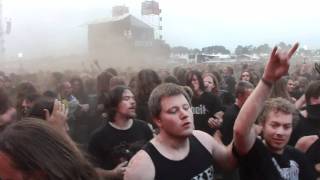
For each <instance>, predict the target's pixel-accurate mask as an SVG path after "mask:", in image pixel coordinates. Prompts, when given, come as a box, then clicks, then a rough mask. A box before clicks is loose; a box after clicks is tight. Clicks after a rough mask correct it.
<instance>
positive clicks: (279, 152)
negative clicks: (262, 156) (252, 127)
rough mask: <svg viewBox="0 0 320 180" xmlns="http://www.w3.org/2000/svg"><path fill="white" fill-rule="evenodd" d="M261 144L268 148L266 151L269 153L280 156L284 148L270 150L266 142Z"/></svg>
mask: <svg viewBox="0 0 320 180" xmlns="http://www.w3.org/2000/svg"><path fill="white" fill-rule="evenodd" d="M263 143H264V145H265V146H266V147H267V148H268V150H269V151H270V152H271V153H274V154H279V155H281V154H283V152H284V148H282V149H273V148H271V147H270V146H269V145H268V143H266V141H263Z"/></svg>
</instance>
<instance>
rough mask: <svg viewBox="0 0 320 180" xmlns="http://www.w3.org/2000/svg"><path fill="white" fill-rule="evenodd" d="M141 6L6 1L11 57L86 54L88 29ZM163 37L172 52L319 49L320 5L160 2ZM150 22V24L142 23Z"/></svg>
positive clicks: (267, 0) (108, 0) (304, 1)
mask: <svg viewBox="0 0 320 180" xmlns="http://www.w3.org/2000/svg"><path fill="white" fill-rule="evenodd" d="M141 2H142V1H141V0H2V4H3V19H4V20H6V19H11V21H12V31H11V34H9V35H6V36H5V41H6V50H7V53H8V54H9V56H10V55H11V56H12V55H16V54H18V53H19V52H22V53H23V54H24V55H25V56H26V57H34V56H44V55H61V54H77V53H79V52H84V51H85V50H86V42H87V41H86V40H87V29H86V26H85V24H86V23H87V22H90V21H93V20H95V19H98V18H103V17H110V16H111V8H112V6H114V5H127V6H128V7H129V8H130V12H131V13H132V14H133V15H135V16H137V17H138V18H142V17H141V15H140V6H141ZM158 2H159V4H160V8H161V9H162V14H161V16H162V17H163V37H164V40H165V41H166V42H168V43H169V44H170V45H171V46H177V45H183V46H187V47H190V48H201V47H204V46H209V45H225V46H226V47H227V48H229V49H231V50H233V49H234V48H235V47H236V46H237V45H238V44H241V45H249V44H253V45H259V44H262V43H269V44H270V45H273V44H275V43H278V42H280V41H285V42H287V43H293V42H295V41H299V42H300V43H301V44H302V45H303V46H307V47H308V48H320V23H319V22H320V13H319V10H318V9H319V4H320V2H318V1H317V0H295V1H294V0H281V1H279V0H264V1H261V0H159V1H158ZM142 19H145V20H150V19H148V18H142Z"/></svg>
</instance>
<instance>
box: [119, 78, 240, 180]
mask: <svg viewBox="0 0 320 180" xmlns="http://www.w3.org/2000/svg"><path fill="white" fill-rule="evenodd" d="M148 106H149V110H150V113H151V115H152V117H153V120H154V122H155V124H156V125H157V126H158V127H159V134H158V135H157V136H156V137H155V138H153V139H152V140H151V141H150V142H149V143H148V144H147V145H145V146H144V148H143V149H142V150H140V151H139V152H138V153H137V154H136V155H135V156H134V157H133V158H132V159H131V160H130V162H129V165H128V167H127V170H126V172H125V176H124V179H126V180H131V179H134V180H137V179H148V180H150V179H157V180H161V179H163V180H185V179H213V177H214V168H213V162H215V163H216V164H218V165H221V166H222V167H224V168H233V167H234V166H235V164H236V159H235V157H234V156H233V153H232V148H231V146H229V147H225V146H224V145H222V144H220V143H218V142H217V141H216V140H215V139H213V138H212V137H211V136H210V135H209V134H207V133H205V132H202V131H196V130H194V124H193V114H192V111H191V106H190V97H189V95H188V94H187V93H186V92H185V91H184V90H183V88H182V87H180V86H178V85H175V84H170V83H168V84H162V85H159V86H158V87H156V88H155V89H154V90H153V92H152V93H151V95H150V98H149V102H148Z"/></svg>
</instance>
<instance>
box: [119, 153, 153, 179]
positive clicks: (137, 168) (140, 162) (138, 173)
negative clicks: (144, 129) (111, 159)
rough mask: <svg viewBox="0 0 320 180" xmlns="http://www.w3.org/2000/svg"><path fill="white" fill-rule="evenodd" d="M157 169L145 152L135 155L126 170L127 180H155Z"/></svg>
mask: <svg viewBox="0 0 320 180" xmlns="http://www.w3.org/2000/svg"><path fill="white" fill-rule="evenodd" d="M154 176H155V169H154V165H153V162H152V159H151V158H150V156H149V155H148V153H147V152H146V151H144V150H140V151H138V152H137V154H135V155H134V156H133V157H132V158H131V160H130V162H129V164H128V167H127V168H126V172H125V174H124V179H125V180H151V179H154Z"/></svg>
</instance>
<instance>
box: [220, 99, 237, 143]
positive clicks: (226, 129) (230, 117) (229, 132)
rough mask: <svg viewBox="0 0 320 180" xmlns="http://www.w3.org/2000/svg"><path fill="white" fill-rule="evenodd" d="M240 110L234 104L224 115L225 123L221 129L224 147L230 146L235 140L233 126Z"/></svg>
mask: <svg viewBox="0 0 320 180" xmlns="http://www.w3.org/2000/svg"><path fill="white" fill-rule="evenodd" d="M239 111H240V108H239V107H238V106H237V105H235V104H233V105H231V106H229V107H228V108H227V110H226V111H225V113H224V115H223V122H222V125H221V128H220V132H221V134H222V142H223V144H224V145H228V144H230V142H231V141H232V138H233V125H234V122H235V120H236V118H237V116H238V114H239Z"/></svg>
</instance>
